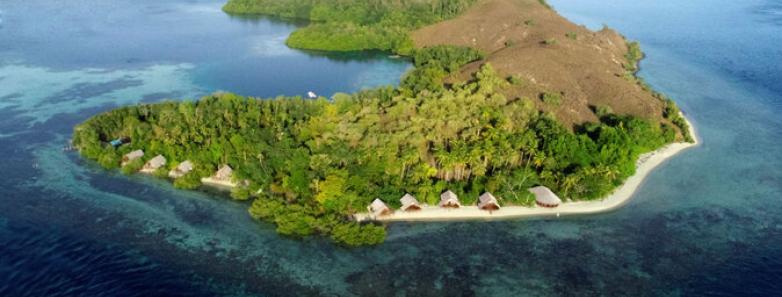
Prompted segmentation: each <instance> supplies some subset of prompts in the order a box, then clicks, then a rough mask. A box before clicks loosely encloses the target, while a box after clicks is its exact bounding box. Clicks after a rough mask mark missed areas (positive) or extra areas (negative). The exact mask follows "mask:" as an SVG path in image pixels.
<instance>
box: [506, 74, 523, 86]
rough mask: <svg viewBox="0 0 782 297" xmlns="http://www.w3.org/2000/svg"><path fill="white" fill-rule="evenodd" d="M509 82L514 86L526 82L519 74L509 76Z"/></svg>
mask: <svg viewBox="0 0 782 297" xmlns="http://www.w3.org/2000/svg"><path fill="white" fill-rule="evenodd" d="M508 82H509V83H510V84H511V85H514V86H520V85H521V84H523V83H524V80H523V79H522V78H521V76H519V75H518V74H514V75H511V76H508Z"/></svg>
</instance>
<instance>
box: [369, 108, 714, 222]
mask: <svg viewBox="0 0 782 297" xmlns="http://www.w3.org/2000/svg"><path fill="white" fill-rule="evenodd" d="M682 117H683V118H684V120H685V121H686V122H687V125H688V126H689V131H690V135H692V139H693V142H692V143H688V142H674V143H670V144H668V145H666V146H664V147H661V148H659V149H657V150H655V151H652V152H649V153H646V154H643V155H641V156H639V157H638V161H637V163H636V172H635V174H634V175H632V176H631V177H629V178H628V179H627V180H626V181H625V183H624V184H622V185H621V186H619V187H618V188H617V189H616V190H615V191H614V192H613V193H611V194H610V195H608V196H607V197H605V198H604V199H602V200H597V201H578V202H565V203H562V204H561V205H560V206H559V207H556V208H544V207H538V206H535V207H524V206H507V207H503V208H501V209H500V210H497V211H492V212H489V211H485V210H481V209H479V208H478V207H477V206H473V205H470V206H463V207H461V208H458V209H444V208H440V207H436V206H430V205H424V206H422V208H421V210H420V211H415V212H403V211H400V210H397V211H395V212H394V213H392V214H389V215H384V216H379V217H375V216H374V215H372V214H369V213H357V214H355V215H354V219H355V220H356V221H359V222H364V221H380V222H415V221H468V220H502V219H514V218H525V217H543V216H560V215H579V214H595V213H602V212H608V211H611V210H614V209H617V208H619V207H621V206H622V205H624V204H625V203H627V202H628V201H629V200H630V198H632V197H633V194H635V192H636V191H637V190H638V188H639V187H640V186H641V184H643V181H644V180H645V179H646V177H647V176H648V175H649V173H651V172H652V171H653V170H654V169H655V168H657V167H658V166H660V165H661V164H663V163H665V161H666V160H668V159H670V158H671V157H673V156H675V155H677V154H679V153H681V152H683V151H685V150H687V149H690V148H693V147H696V146H698V145H700V140H699V138H698V135H697V134H696V132H695V127H694V126H693V125H692V123H691V122H690V120H689V119H687V117H686V116H684V115H683V114H682Z"/></svg>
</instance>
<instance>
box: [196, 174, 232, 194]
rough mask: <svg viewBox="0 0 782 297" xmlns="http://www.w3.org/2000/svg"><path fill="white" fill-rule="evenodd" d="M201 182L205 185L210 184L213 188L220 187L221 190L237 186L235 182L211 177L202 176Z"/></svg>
mask: <svg viewBox="0 0 782 297" xmlns="http://www.w3.org/2000/svg"><path fill="white" fill-rule="evenodd" d="M201 183H202V184H204V185H206V186H211V187H214V188H218V189H222V190H228V191H230V190H231V189H233V188H235V187H236V186H237V184H236V183H234V182H231V181H224V180H218V179H215V178H213V177H204V178H202V179H201Z"/></svg>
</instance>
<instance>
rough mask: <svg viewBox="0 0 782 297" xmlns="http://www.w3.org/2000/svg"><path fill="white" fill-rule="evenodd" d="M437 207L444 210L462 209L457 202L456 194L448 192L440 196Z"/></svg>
mask: <svg viewBox="0 0 782 297" xmlns="http://www.w3.org/2000/svg"><path fill="white" fill-rule="evenodd" d="M439 206H440V207H446V208H459V207H462V204H461V203H460V202H459V198H458V197H456V194H454V192H451V191H450V190H448V191H446V192H445V193H442V194H440V204H439Z"/></svg>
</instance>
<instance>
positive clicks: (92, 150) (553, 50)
mask: <svg viewBox="0 0 782 297" xmlns="http://www.w3.org/2000/svg"><path fill="white" fill-rule="evenodd" d="M224 10H225V11H226V12H229V13H235V14H264V15H270V16H276V17H282V18H297V19H305V20H309V21H310V24H309V25H307V26H305V27H302V28H301V29H299V30H297V31H295V32H294V33H293V34H291V36H290V37H289V39H288V40H287V44H288V45H289V46H291V47H294V48H301V49H309V50H327V51H353V50H383V51H388V52H389V53H394V54H398V55H402V56H405V57H408V58H409V59H410V60H411V61H412V62H413V64H414V66H415V68H414V69H413V70H412V71H410V72H409V73H407V74H406V75H405V76H404V77H403V78H402V81H401V83H400V85H399V86H398V87H381V88H376V89H370V90H363V91H360V92H357V93H355V94H345V93H338V94H335V95H333V96H332V97H331V98H324V97H320V98H317V99H304V98H301V97H283V96H280V97H277V98H268V99H261V98H252V97H244V96H240V95H236V94H231V93H217V94H213V95H210V96H206V97H204V98H201V99H200V100H197V101H168V102H162V103H156V104H140V105H136V106H127V107H122V108H118V109H115V110H112V111H109V112H105V113H102V114H99V115H96V116H94V117H92V118H90V119H88V120H87V121H85V122H84V123H82V124H80V125H78V126H77V127H76V128H75V130H74V136H73V144H74V146H75V147H77V148H78V149H79V152H80V153H81V154H82V155H83V156H84V157H86V158H88V159H91V160H95V161H97V162H98V163H99V164H100V165H101V166H103V167H106V168H121V170H122V171H123V172H125V173H128V174H130V173H134V172H138V171H141V172H145V173H148V174H153V175H156V176H160V177H168V178H171V179H172V180H173V181H174V185H175V186H176V187H178V188H182V189H196V188H199V187H201V186H202V185H204V184H208V185H216V186H220V187H224V188H226V189H230V191H231V197H233V198H234V199H237V200H248V201H251V202H250V204H249V205H250V206H249V213H250V215H251V216H252V217H254V218H256V219H260V220H264V221H268V222H272V223H274V224H276V226H277V230H278V232H279V233H281V234H284V235H288V236H293V237H307V236H310V235H314V234H319V235H324V236H329V237H330V238H331V239H333V240H334V241H335V242H337V243H340V244H344V245H349V246H358V245H372V244H379V243H381V242H382V241H383V240H384V238H385V235H386V233H385V227H384V226H383V225H381V224H379V223H377V221H382V220H384V219H383V218H384V216H385V218H389V219H388V220H405V218H406V217H405V215H399V216H395V215H393V214H389V213H390V212H391V209H398V208H400V207H404V208H405V209H407V208H409V207H410V205H411V204H415V205H417V206H418V208H419V212H418V214H421V213H426V211H430V213H436V212H441V211H442V210H440V209H433V208H437V207H434V205H442V206H454V205H453V203H454V200H453V199H454V198H456V202H455V203H457V204H458V205H462V206H467V205H472V210H469V211H467V212H469V214H467V215H465V217H466V218H471V217H486V216H487V215H486V214H487V213H488V215H489V216H490V215H495V214H501V213H502V211H505V210H506V209H517V210H518V211H520V213H519V214H518V215H525V213H526V212H530V211H529V210H532V209H545V210H544V211H531V212H530V214H546V213H558V212H559V211H563V212H565V213H568V212H572V213H578V212H594V211H599V210H605V209H610V208H613V207H616V206H618V205H619V204H621V202H622V201H623V200H626V199H627V197H629V196H630V195H631V194H632V191H634V189H635V187H637V186H638V184H640V182H641V180H642V179H643V176H644V175H645V172H648V171H649V170H651V168H653V167H654V166H656V164H659V163H660V162H661V161H662V160H664V159H665V158H667V157H669V156H670V155H672V154H674V153H676V152H678V151H680V150H681V149H684V148H686V147H688V146H689V145H687V144H682V143H692V142H694V141H695V139H694V135H693V132H692V131H691V127H690V126H689V125H688V123H687V121H686V119H684V117H683V116H682V114H681V112H680V111H679V109H678V107H677V106H676V104H675V103H674V102H673V101H672V100H670V99H668V98H666V97H665V96H664V95H662V94H660V93H657V92H655V91H653V90H652V89H651V88H650V87H649V86H648V85H646V84H645V83H644V82H643V81H642V80H641V79H639V78H638V77H636V75H635V74H636V72H637V71H638V62H639V61H640V60H641V59H642V58H643V54H642V52H641V50H640V46H639V45H638V43H633V42H627V41H625V39H624V38H623V37H622V36H621V35H619V34H618V33H616V32H614V31H613V30H610V29H608V28H604V29H603V30H601V31H598V32H592V31H590V30H588V29H586V28H584V27H581V26H577V25H575V24H572V23H570V22H569V21H567V20H565V19H564V18H562V17H561V16H559V15H557V14H556V12H554V11H553V10H552V9H551V8H550V7H549V6H548V5H546V3H545V1H538V0H459V1H449V0H409V1H404V0H403V1H384V0H320V1H314V0H309V1H301V0H230V1H229V2H228V3H227V4H226V5H225V7H224ZM650 160H651V161H650ZM639 165H640V167H639ZM639 168H640V169H639ZM637 171H642V172H641V173H643V174H639V175H634V174H636V172H637ZM529 189H538V190H540V191H538V192H537V193H535V194H534V193H533V192H535V191H529ZM617 189H619V190H617ZM554 193H556V194H554ZM612 193H613V194H614V195H613V196H609V195H611V194H612ZM617 193H618V194H617ZM536 194H538V195H537V196H536ZM541 196H545V197H548V198H552V197H553V196H556V197H557V199H559V197H562V200H564V202H565V203H564V204H563V205H561V206H559V208H555V209H551V208H545V207H544V206H549V207H551V206H558V205H549V204H547V203H548V202H545V201H543V202H541V200H540V197H541ZM400 197H402V199H399V198H400ZM457 197H458V198H457ZM605 198H608V199H605ZM411 199H413V200H411ZM603 199H605V200H603ZM595 201H603V202H602V203H603V204H593V205H591V206H589V207H583V204H584V203H593V202H595ZM378 202H379V203H378ZM487 203H488V204H487ZM579 203H580V204H581V205H582V207H580V208H579V207H576V206H571V205H579ZM536 204H537V205H539V206H536ZM477 205H481V206H486V205H490V206H491V207H488V208H486V209H489V210H491V211H492V212H490V211H489V210H486V211H485V212H481V211H483V210H481V209H478V208H477ZM368 206H369V207H370V210H372V211H373V212H375V213H374V214H367V213H365V212H367V207H368ZM464 208H465V209H466V208H467V207H464ZM500 208H502V209H501V210H500ZM430 209H431V210H430ZM569 209H570V210H569ZM568 210H569V211H568ZM399 211H400V212H402V211H404V210H399ZM476 212H477V215H476V214H475V213H476ZM410 216H413V218H409V217H408V219H413V220H414V219H416V218H415V216H416V215H410ZM418 216H421V215H418ZM419 219H420V218H419Z"/></svg>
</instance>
